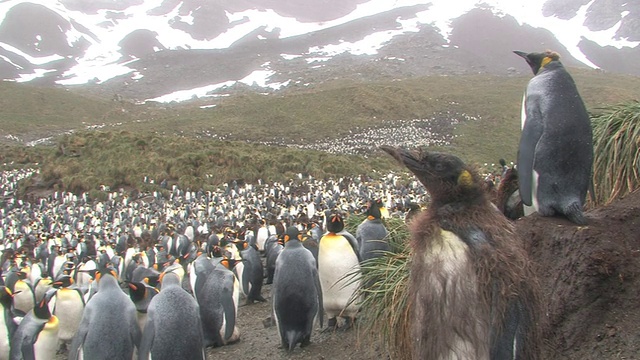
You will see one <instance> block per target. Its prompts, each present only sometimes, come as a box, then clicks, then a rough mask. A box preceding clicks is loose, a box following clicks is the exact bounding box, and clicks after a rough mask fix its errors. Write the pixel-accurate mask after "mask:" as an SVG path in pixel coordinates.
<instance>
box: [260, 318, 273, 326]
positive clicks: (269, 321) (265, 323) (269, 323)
mask: <svg viewBox="0 0 640 360" xmlns="http://www.w3.org/2000/svg"><path fill="white" fill-rule="evenodd" d="M262 325H263V326H264V327H265V329H266V328H269V327H272V326H273V318H272V317H271V316H269V317H268V318H266V319H264V320H262Z"/></svg>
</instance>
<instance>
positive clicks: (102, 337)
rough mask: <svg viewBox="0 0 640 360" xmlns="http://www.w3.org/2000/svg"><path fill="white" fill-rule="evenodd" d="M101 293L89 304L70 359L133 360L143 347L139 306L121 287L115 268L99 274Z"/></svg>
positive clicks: (83, 315)
mask: <svg viewBox="0 0 640 360" xmlns="http://www.w3.org/2000/svg"><path fill="white" fill-rule="evenodd" d="M96 282H97V284H98V292H96V293H95V295H93V296H92V297H91V300H89V302H87V305H86V306H85V308H84V313H83V314H82V320H80V326H79V328H78V332H77V333H76V336H75V337H74V338H73V341H72V342H71V348H70V349H69V359H70V360H76V359H105V360H106V359H131V358H132V356H133V351H134V348H135V347H138V345H139V344H140V328H139V327H138V322H137V319H136V307H135V305H134V304H133V302H132V301H131V299H130V298H129V296H127V295H126V294H125V293H124V292H123V291H122V289H120V285H119V284H118V274H117V272H116V271H115V269H113V268H101V269H100V272H99V273H98V274H97V275H96Z"/></svg>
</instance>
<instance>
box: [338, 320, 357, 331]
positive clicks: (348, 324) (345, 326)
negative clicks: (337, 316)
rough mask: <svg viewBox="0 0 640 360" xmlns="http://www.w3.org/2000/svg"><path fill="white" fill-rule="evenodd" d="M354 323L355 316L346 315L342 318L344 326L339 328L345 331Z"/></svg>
mask: <svg viewBox="0 0 640 360" xmlns="http://www.w3.org/2000/svg"><path fill="white" fill-rule="evenodd" d="M355 323H356V318H352V317H346V318H344V326H342V327H341V328H340V330H342V331H347V330H349V329H351V328H353V326H354V324H355Z"/></svg>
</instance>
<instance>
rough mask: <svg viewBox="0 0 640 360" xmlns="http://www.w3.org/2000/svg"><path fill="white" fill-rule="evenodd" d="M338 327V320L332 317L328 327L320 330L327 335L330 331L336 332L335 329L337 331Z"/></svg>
mask: <svg viewBox="0 0 640 360" xmlns="http://www.w3.org/2000/svg"><path fill="white" fill-rule="evenodd" d="M337 327H338V319H337V318H335V317H332V318H331V319H329V320H328V321H327V327H326V328H324V329H322V330H320V332H321V333H327V332H329V331H334V330H335V329H337Z"/></svg>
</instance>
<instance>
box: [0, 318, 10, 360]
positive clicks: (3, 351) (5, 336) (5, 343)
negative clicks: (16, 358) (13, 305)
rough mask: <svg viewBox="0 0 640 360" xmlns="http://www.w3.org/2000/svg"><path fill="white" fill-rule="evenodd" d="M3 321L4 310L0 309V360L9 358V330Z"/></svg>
mask: <svg viewBox="0 0 640 360" xmlns="http://www.w3.org/2000/svg"><path fill="white" fill-rule="evenodd" d="M5 320H6V319H5V318H4V308H2V307H0V360H5V359H8V358H9V329H7V326H6V325H5V324H6V323H5Z"/></svg>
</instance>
